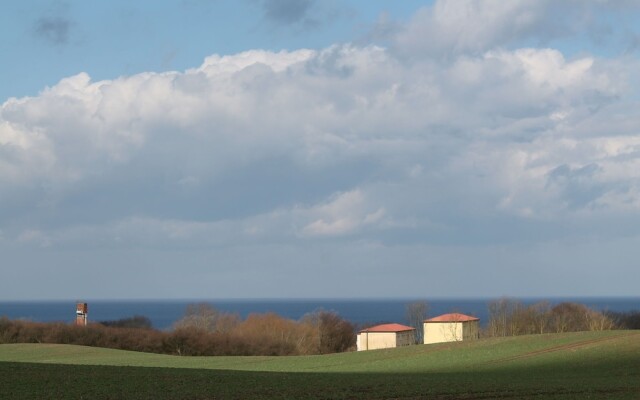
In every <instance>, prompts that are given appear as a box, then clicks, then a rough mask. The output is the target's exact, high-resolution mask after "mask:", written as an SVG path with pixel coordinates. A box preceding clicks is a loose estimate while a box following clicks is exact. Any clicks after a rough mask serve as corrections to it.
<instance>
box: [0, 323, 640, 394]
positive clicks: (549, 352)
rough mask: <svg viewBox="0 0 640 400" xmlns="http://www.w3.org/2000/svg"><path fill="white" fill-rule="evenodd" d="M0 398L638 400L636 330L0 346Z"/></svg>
mask: <svg viewBox="0 0 640 400" xmlns="http://www.w3.org/2000/svg"><path fill="white" fill-rule="evenodd" d="M0 398H2V399H5V398H6V399H41V398H42V399H45V398H49V399H59V398H74V399H81V398H82V399H127V398H143V399H283V398H292V399H494V398H500V399H508V398H511V399H523V398H524V399H590V398H591V399H594V398H597V399H599V398H611V399H640V331H608V332H584V333H567V334H557V335H534V336H521V337H511V338H501V339H485V340H479V341H475V342H468V343H452V344H441V345H419V346H410V347H405V348H401V349H393V350H377V351H367V352H360V353H342V354H333V355H325V356H308V357H177V356H167V355H158V354H145V353H136V352H125V351H118V350H109V349H98V348H89V347H81V346H66V345H48V344H17V345H16V344H7V345H0Z"/></svg>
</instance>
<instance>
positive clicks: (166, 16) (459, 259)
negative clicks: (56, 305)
mask: <svg viewBox="0 0 640 400" xmlns="http://www.w3.org/2000/svg"><path fill="white" fill-rule="evenodd" d="M0 54H2V60H1V62H0V300H44V299H204V298H210V299H231V298H399V297H400V298H427V299H428V298H437V297H452V298H463V297H464V298H468V297H500V296H512V297H532V296H533V297H551V296H553V297H557V296H567V297H572V296H574V297H575V296H639V295H640V292H639V291H638V282H639V281H640V269H639V268H638V264H637V260H640V113H638V110H639V109H640V79H639V77H638V71H639V70H640V59H639V56H640V3H638V2H637V1H632V0H629V1H625V0H620V1H608V0H591V1H583V0H564V1H552V0H514V1H508V2H505V1H502V0H484V1H480V0H437V1H417V0H406V1H402V2H398V1H390V0H367V1H360V0H347V1H338V0H322V1H320V0H167V1H161V2H159V1H150V0H148V1H143V0H141V1H136V2H130V1H122V0H114V1H108V2H106V1H105V2H86V1H79V0H67V1H44V0H31V1H27V2H4V3H2V5H0Z"/></svg>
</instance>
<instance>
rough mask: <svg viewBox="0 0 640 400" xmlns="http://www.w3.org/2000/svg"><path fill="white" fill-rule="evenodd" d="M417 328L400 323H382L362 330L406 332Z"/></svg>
mask: <svg viewBox="0 0 640 400" xmlns="http://www.w3.org/2000/svg"><path fill="white" fill-rule="evenodd" d="M415 329H416V328H412V327H410V326H406V325H400V324H382V325H376V326H372V327H371V328H367V329H363V330H361V331H360V332H405V331H413V330H415Z"/></svg>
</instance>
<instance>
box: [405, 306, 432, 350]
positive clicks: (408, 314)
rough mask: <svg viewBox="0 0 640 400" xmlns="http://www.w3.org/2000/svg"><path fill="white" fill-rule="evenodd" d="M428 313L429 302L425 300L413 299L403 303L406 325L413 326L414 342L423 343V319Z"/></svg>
mask: <svg viewBox="0 0 640 400" xmlns="http://www.w3.org/2000/svg"><path fill="white" fill-rule="evenodd" d="M428 313H429V304H427V302H426V301H414V302H412V303H409V304H407V305H405V318H406V319H407V322H408V325H409V326H410V327H412V328H415V329H416V330H415V331H414V332H415V341H416V343H424V320H425V319H427V315H428Z"/></svg>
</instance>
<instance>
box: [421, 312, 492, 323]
mask: <svg viewBox="0 0 640 400" xmlns="http://www.w3.org/2000/svg"><path fill="white" fill-rule="evenodd" d="M467 321H480V318H476V317H471V316H469V315H464V314H460V313H451V314H443V315H439V316H437V317H434V318H430V319H428V320H426V321H424V322H467Z"/></svg>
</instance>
